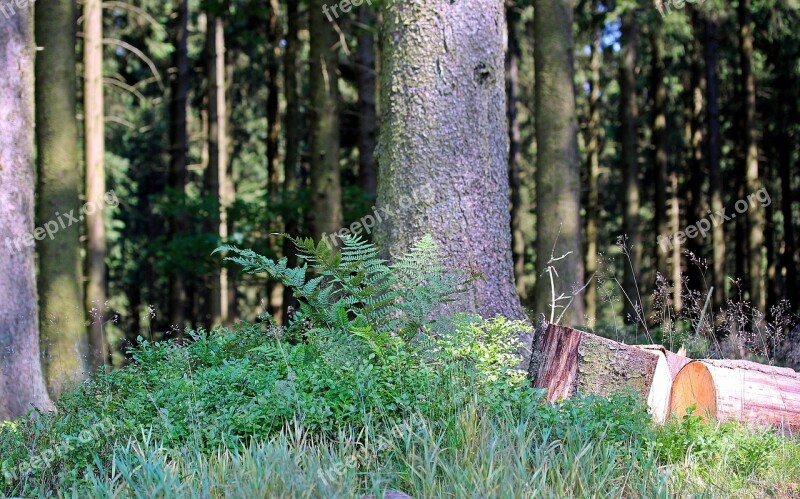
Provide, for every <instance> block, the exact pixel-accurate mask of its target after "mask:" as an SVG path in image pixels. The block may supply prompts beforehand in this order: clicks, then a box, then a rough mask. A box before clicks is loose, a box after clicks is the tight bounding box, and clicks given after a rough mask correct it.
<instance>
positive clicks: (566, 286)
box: [534, 0, 584, 325]
mask: <svg viewBox="0 0 800 499" xmlns="http://www.w3.org/2000/svg"><path fill="white" fill-rule="evenodd" d="M572 15H573V2H572V1H571V0H536V1H535V2H534V30H535V36H536V38H535V41H534V61H535V72H536V152H537V154H536V164H537V165H538V166H537V169H536V220H537V222H536V261H537V263H536V275H537V276H539V277H538V279H537V281H536V293H535V303H536V306H537V307H538V310H539V311H544V310H545V309H546V310H547V313H548V314H549V316H550V317H549V320H550V321H551V322H557V321H558V318H559V316H561V317H562V319H561V321H562V322H563V323H565V324H571V325H580V324H583V323H584V298H583V292H582V291H579V290H580V289H581V288H583V286H584V268H583V258H584V255H583V248H582V241H581V230H582V224H581V213H580V202H581V190H580V163H579V160H578V118H577V114H576V108H575V87H574V83H573V78H574V75H575V70H574V66H573V61H574V55H573V53H574V45H573V40H572ZM563 255H567V256H566V257H565V258H564V259H563V260H560V261H553V262H552V263H551V262H550V260H551V257H555V258H559V257H561V256H563ZM547 269H550V270H551V272H549V274H550V275H549V276H544V275H543V273H544V272H546V271H547ZM555 272H558V277H556V276H555V275H554V274H555ZM554 281H557V282H558V284H559V285H560V286H559V288H560V289H559V288H553V287H551V282H554ZM561 295H564V297H569V298H568V299H563V300H562V299H559V298H560V297H561ZM563 307H569V308H566V309H564V308H563Z"/></svg>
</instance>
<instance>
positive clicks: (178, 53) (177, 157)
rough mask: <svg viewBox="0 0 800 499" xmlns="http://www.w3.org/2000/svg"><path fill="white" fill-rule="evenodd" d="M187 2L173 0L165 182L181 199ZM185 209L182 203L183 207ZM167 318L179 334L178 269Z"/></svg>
mask: <svg viewBox="0 0 800 499" xmlns="http://www.w3.org/2000/svg"><path fill="white" fill-rule="evenodd" d="M188 25H189V2H188V0H177V18H176V19H175V30H174V36H175V39H174V42H175V52H174V54H173V62H174V64H175V74H174V75H173V79H172V82H171V83H172V85H171V93H172V100H171V102H170V118H171V121H172V123H171V125H170V163H169V179H168V180H169V186H170V187H171V188H173V189H174V190H175V191H177V192H178V193H179V195H180V196H181V199H184V198H183V196H184V194H185V193H184V190H185V188H186V182H187V171H186V165H187V163H186V154H187V153H188V148H189V139H188V135H187V130H186V102H187V98H188V95H189V54H188V47H187V40H188V37H189V33H188V27H189V26H188ZM184 209H185V207H184ZM170 225H171V227H170V236H171V237H173V238H177V237H181V234H182V232H183V231H184V230H185V229H186V227H184V225H185V223H184V220H182V217H181V216H180V215H179V216H176V217H173V218H172V219H171V220H170ZM169 321H170V325H171V326H172V327H177V328H178V329H177V333H178V336H179V337H180V336H181V335H182V334H183V329H184V327H185V326H186V281H185V276H184V274H183V272H182V271H181V270H180V269H171V272H170V275H169Z"/></svg>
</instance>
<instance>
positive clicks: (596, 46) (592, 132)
mask: <svg viewBox="0 0 800 499" xmlns="http://www.w3.org/2000/svg"><path fill="white" fill-rule="evenodd" d="M593 5H594V8H593V9H592V11H593V12H595V11H596V9H597V6H596V2H595V3H594V4H593ZM595 29H598V30H599V27H596V28H595ZM593 36H594V39H593V40H592V44H591V45H590V47H589V50H591V55H590V57H589V119H588V122H587V124H586V135H587V138H586V166H587V168H586V169H587V174H586V178H587V184H588V185H587V186H586V191H587V192H586V257H585V258H584V265H585V266H586V276H587V277H588V278H589V279H593V278H594V275H595V274H596V273H597V258H598V256H599V255H598V253H597V230H598V223H599V219H600V198H599V180H600V127H601V126H602V123H601V122H600V119H601V118H600V97H601V93H600V64H601V62H602V56H603V52H602V50H603V49H602V46H601V45H600V36H601V35H600V33H599V32H595V33H593ZM586 317H587V319H588V321H587V325H588V326H589V327H590V328H592V329H593V328H594V327H595V323H596V321H597V282H596V281H595V282H592V283H590V284H589V286H588V287H587V288H586Z"/></svg>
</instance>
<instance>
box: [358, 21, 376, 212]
mask: <svg viewBox="0 0 800 499" xmlns="http://www.w3.org/2000/svg"><path fill="white" fill-rule="evenodd" d="M373 8H374V7H371V6H369V5H362V6H361V9H359V11H358V27H357V28H356V29H358V31H359V35H358V52H357V53H356V73H357V74H356V78H357V83H358V185H359V186H360V187H361V188H362V189H364V192H366V194H367V196H369V198H370V199H371V200H374V199H375V196H376V194H377V191H378V171H377V167H376V164H375V146H376V145H377V143H378V141H377V134H378V112H377V111H378V109H377V106H376V99H377V90H378V86H377V74H376V69H377V68H376V66H375V36H374V34H373V33H374V32H375V31H376V30H377V27H376V26H375V24H376V20H377V18H376V16H375V11H374V10H373Z"/></svg>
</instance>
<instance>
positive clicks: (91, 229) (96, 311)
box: [83, 0, 108, 369]
mask: <svg viewBox="0 0 800 499" xmlns="http://www.w3.org/2000/svg"><path fill="white" fill-rule="evenodd" d="M83 33H84V35H83V47H84V48H83V71H84V77H83V82H84V83H83V84H84V87H83V115H84V134H83V135H84V141H85V144H84V149H85V150H84V159H85V161H86V202H87V203H92V204H93V205H94V206H95V210H94V212H93V213H92V214H88V213H87V215H86V244H87V256H86V259H87V261H86V268H87V272H86V274H87V275H86V277H87V279H88V280H87V284H86V308H87V311H88V314H89V319H90V320H91V323H92V325H91V347H92V368H93V369H96V368H97V367H99V366H102V365H104V364H105V363H106V360H107V356H108V347H107V345H106V339H105V334H104V331H103V321H104V317H103V314H104V313H105V307H106V261H105V260H106V228H105V222H104V217H103V210H102V207H103V195H104V194H105V191H106V170H105V162H104V161H105V160H104V156H105V150H106V144H105V107H104V105H103V7H102V1H101V0H86V1H85V2H84V4H83Z"/></svg>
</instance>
